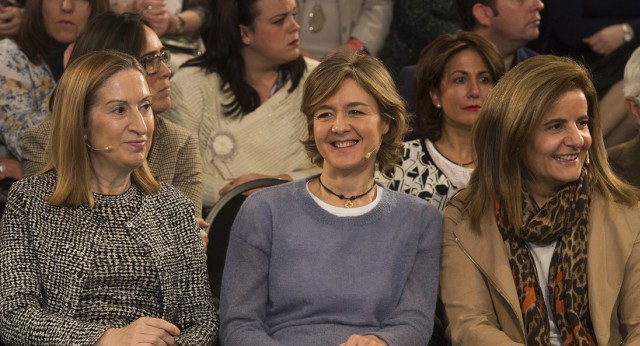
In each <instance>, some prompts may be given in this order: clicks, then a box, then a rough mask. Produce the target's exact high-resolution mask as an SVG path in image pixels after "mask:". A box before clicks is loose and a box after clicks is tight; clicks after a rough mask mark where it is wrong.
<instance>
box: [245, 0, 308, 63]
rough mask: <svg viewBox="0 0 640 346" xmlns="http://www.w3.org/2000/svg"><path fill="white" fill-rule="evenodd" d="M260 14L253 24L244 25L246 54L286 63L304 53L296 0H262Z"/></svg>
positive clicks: (263, 60) (259, 5) (267, 61)
mask: <svg viewBox="0 0 640 346" xmlns="http://www.w3.org/2000/svg"><path fill="white" fill-rule="evenodd" d="M256 5H257V8H258V13H259V14H258V16H257V17H256V19H255V20H254V22H253V26H252V27H247V26H244V25H240V33H241V35H242V43H243V44H244V45H245V47H244V48H243V54H245V56H247V55H248V56H254V57H257V58H259V59H260V61H261V62H262V63H264V64H269V65H273V66H278V65H282V64H285V63H288V62H291V61H293V60H295V59H297V58H298V57H299V56H300V47H299V46H300V42H299V37H298V36H299V35H298V32H299V29H300V26H299V25H298V22H296V20H295V18H294V15H295V12H296V1H295V0H258V1H257V3H256Z"/></svg>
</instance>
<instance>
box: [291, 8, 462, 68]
mask: <svg viewBox="0 0 640 346" xmlns="http://www.w3.org/2000/svg"><path fill="white" fill-rule="evenodd" d="M457 15H458V12H456V6H455V2H454V1H451V0H394V1H393V20H392V21H391V28H390V29H389V35H388V36H387V38H386V40H385V41H384V45H383V47H382V50H381V51H380V53H379V54H378V56H379V57H380V59H381V60H382V62H384V64H385V65H386V66H387V68H388V69H389V70H390V71H391V75H392V76H394V77H395V76H397V75H398V72H399V71H400V69H401V68H402V67H404V66H407V65H415V64H416V63H417V61H418V57H419V56H420V52H421V51H422V49H423V48H424V47H425V46H427V45H428V44H429V43H431V41H433V40H435V39H436V37H438V36H440V35H442V34H447V33H449V34H451V33H454V32H455V31H456V30H458V28H459V23H458V16H457ZM303 30H304V29H303Z"/></svg>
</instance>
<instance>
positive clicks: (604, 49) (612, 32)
mask: <svg viewBox="0 0 640 346" xmlns="http://www.w3.org/2000/svg"><path fill="white" fill-rule="evenodd" d="M582 41H583V42H584V43H586V44H588V45H589V46H590V47H591V50H593V51H594V52H596V53H598V54H601V55H609V54H611V53H613V51H614V50H616V49H618V48H619V47H620V46H622V45H623V44H624V38H623V31H622V26H621V25H620V24H614V25H610V26H608V27H606V28H604V29H602V30H600V31H598V32H596V33H595V34H593V35H591V36H589V37H587V38H585V39H583V40H582Z"/></svg>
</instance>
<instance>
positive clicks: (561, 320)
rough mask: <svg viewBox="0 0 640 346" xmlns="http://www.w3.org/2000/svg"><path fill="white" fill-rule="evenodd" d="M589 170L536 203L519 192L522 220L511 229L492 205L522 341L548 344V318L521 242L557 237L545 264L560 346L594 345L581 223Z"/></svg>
mask: <svg viewBox="0 0 640 346" xmlns="http://www.w3.org/2000/svg"><path fill="white" fill-rule="evenodd" d="M591 188H592V186H591V182H590V179H589V174H588V173H587V172H586V170H584V169H583V172H582V174H581V177H580V178H579V179H578V180H576V181H575V182H573V183H570V184H568V185H567V186H565V187H563V188H562V189H561V190H560V191H559V192H558V193H557V194H556V196H554V197H553V198H552V199H551V200H549V201H548V202H547V203H546V204H545V205H544V206H543V207H542V208H538V206H537V204H536V202H535V201H534V199H533V197H532V196H531V195H529V194H528V193H526V192H523V202H524V203H523V216H522V217H523V221H524V226H523V227H522V228H521V229H515V228H514V227H513V226H512V225H511V224H510V223H509V220H508V219H507V215H506V212H505V210H504V208H502V207H500V205H499V204H498V205H497V208H496V211H497V212H496V216H497V219H498V228H499V230H500V233H501V235H502V239H503V240H504V241H505V246H506V248H507V252H508V254H509V264H510V266H511V270H512V272H513V278H514V280H515V284H516V288H517V290H518V296H519V298H520V308H521V310H522V317H523V319H524V325H525V330H526V341H527V345H550V339H549V332H550V327H549V318H548V315H547V308H546V305H545V302H544V296H543V295H542V290H541V288H540V283H539V282H538V276H537V272H536V267H535V264H534V262H533V260H532V256H531V253H530V252H529V249H528V248H527V245H526V243H525V242H532V243H536V244H551V243H553V242H554V241H557V243H556V247H555V249H554V253H553V257H552V260H551V266H550V268H549V278H548V281H549V284H548V286H547V289H548V290H549V298H550V300H551V307H552V313H553V314H552V315H553V316H554V317H555V321H556V325H557V326H558V329H559V331H560V335H561V337H562V341H563V344H564V345H596V344H597V343H596V341H595V338H594V333H593V325H592V323H591V317H590V315H589V297H588V289H587V237H588V230H587V225H588V221H589V206H590V204H589V202H590V198H589V196H590V192H591Z"/></svg>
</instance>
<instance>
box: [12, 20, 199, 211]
mask: <svg viewBox="0 0 640 346" xmlns="http://www.w3.org/2000/svg"><path fill="white" fill-rule="evenodd" d="M123 37H127V39H126V40H123V39H122V38H123ZM105 49H114V50H117V51H120V52H123V53H127V54H129V55H132V56H134V57H137V58H138V60H139V61H140V62H141V63H142V65H143V67H144V68H145V71H146V77H147V83H148V85H149V88H150V89H151V92H152V96H153V100H152V101H153V102H152V106H151V107H152V110H153V112H154V114H158V113H161V112H164V111H166V110H167V109H169V107H171V97H170V92H171V91H170V88H169V86H170V82H169V77H170V76H171V70H170V69H169V67H168V65H167V63H168V59H169V56H168V52H167V51H166V49H165V48H164V47H163V46H162V43H161V42H160V40H159V39H158V36H157V35H156V33H155V32H154V31H153V30H151V28H150V27H149V26H147V25H145V20H144V19H143V18H142V17H140V15H138V14H135V13H125V14H116V13H114V12H107V13H104V14H102V15H100V16H97V17H96V18H94V19H93V20H92V21H91V22H90V23H89V25H88V26H87V28H86V30H85V31H84V32H83V33H82V34H81V35H80V36H79V37H78V40H77V41H76V43H75V45H74V47H73V50H72V53H71V55H70V62H72V61H74V60H75V59H77V58H78V57H80V56H82V55H84V54H86V53H89V52H92V51H98V50H105ZM154 121H155V124H154V125H155V131H154V133H153V140H152V141H151V148H150V150H149V156H148V157H147V162H148V164H149V168H150V169H151V173H152V174H153V175H154V177H155V178H156V179H157V180H158V181H159V182H166V183H168V184H171V185H173V186H175V187H176V188H178V190H180V192H182V193H183V194H184V195H185V196H186V197H187V198H189V199H190V200H191V201H192V202H193V204H194V207H195V210H196V214H197V215H198V216H200V213H201V208H202V185H201V184H202V181H201V180H202V168H201V164H200V153H199V150H198V140H197V138H196V137H195V135H193V134H191V133H189V132H188V131H186V130H184V129H183V128H181V127H179V126H177V125H175V124H173V123H171V122H169V121H167V120H164V119H162V118H160V117H155V118H154ZM51 124H52V122H51V121H50V120H46V121H44V122H43V123H41V124H38V125H36V126H33V127H31V128H29V129H28V130H27V131H26V132H25V134H24V136H23V137H22V140H23V142H24V155H23V165H24V174H25V176H31V175H34V174H36V173H38V172H39V171H40V170H41V169H42V168H43V167H44V165H45V164H46V162H47V152H46V148H47V142H48V140H49V134H50V133H51Z"/></svg>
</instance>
